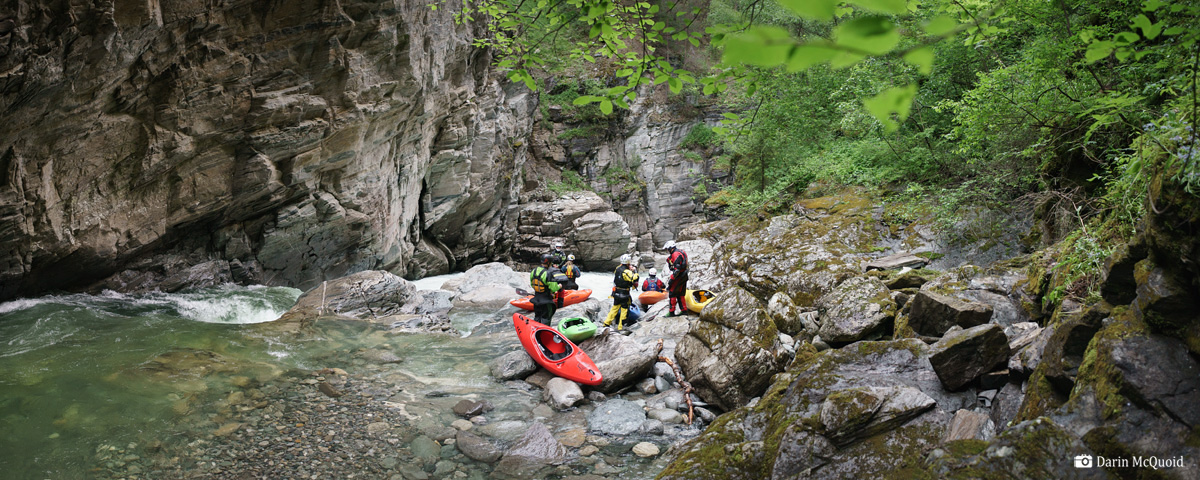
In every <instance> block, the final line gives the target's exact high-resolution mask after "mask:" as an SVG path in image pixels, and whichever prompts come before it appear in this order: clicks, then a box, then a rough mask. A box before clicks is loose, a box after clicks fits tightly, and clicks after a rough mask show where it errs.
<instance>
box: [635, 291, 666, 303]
mask: <svg viewBox="0 0 1200 480" xmlns="http://www.w3.org/2000/svg"><path fill="white" fill-rule="evenodd" d="M666 299H667V292H642V294H641V295H638V303H641V304H642V305H654V304H656V303H658V302H661V301H663V300H666Z"/></svg>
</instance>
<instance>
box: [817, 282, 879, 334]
mask: <svg viewBox="0 0 1200 480" xmlns="http://www.w3.org/2000/svg"><path fill="white" fill-rule="evenodd" d="M816 307H817V311H818V312H819V317H820V323H821V328H820V329H819V331H818V333H819V334H820V335H821V340H824V341H825V342H827V343H829V344H831V345H834V344H846V343H852V342H856V341H859V340H864V339H868V338H871V337H872V336H873V335H875V336H878V335H880V334H883V333H887V332H890V328H888V327H890V325H891V321H892V320H893V318H894V317H895V315H896V302H895V301H893V300H892V298H891V295H890V294H889V291H888V288H887V287H886V286H885V285H884V284H883V282H882V281H880V280H879V279H878V278H874V277H851V278H850V279H848V280H846V281H844V282H842V283H841V284H840V285H838V286H837V288H835V289H834V290H833V291H832V292H829V294H827V295H825V296H823V297H821V298H820V299H819V300H817V303H816Z"/></svg>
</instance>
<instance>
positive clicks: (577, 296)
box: [508, 288, 592, 311]
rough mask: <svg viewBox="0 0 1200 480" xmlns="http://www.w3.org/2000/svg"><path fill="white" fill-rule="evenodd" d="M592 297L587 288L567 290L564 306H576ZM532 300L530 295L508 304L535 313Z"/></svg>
mask: <svg viewBox="0 0 1200 480" xmlns="http://www.w3.org/2000/svg"><path fill="white" fill-rule="evenodd" d="M590 296H592V291H591V290H588V289H586V288H585V289H583V290H567V291H566V292H565V295H564V297H563V306H564V307H565V306H567V305H574V304H576V303H579V302H582V301H584V300H587V299H588V297H590ZM532 300H533V295H529V296H526V297H521V298H518V299H516V300H513V301H511V302H508V303H509V304H511V305H512V306H514V307H517V308H523V309H525V310H529V311H533V302H532Z"/></svg>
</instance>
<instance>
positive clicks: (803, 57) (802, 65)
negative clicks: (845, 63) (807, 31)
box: [787, 44, 839, 72]
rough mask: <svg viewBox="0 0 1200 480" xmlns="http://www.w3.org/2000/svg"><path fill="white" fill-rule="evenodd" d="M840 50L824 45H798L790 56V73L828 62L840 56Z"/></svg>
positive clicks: (788, 63) (788, 64)
mask: <svg viewBox="0 0 1200 480" xmlns="http://www.w3.org/2000/svg"><path fill="white" fill-rule="evenodd" d="M838 53H839V52H838V50H837V49H834V48H830V47H826V46H822V45H811V44H810V45H798V46H797V47H796V48H793V49H792V52H791V55H789V56H788V62H787V68H788V71H789V72H798V71H801V70H806V69H808V67H811V66H813V65H817V64H820V63H824V62H828V61H830V60H832V59H833V58H834V57H836V56H837V55H838Z"/></svg>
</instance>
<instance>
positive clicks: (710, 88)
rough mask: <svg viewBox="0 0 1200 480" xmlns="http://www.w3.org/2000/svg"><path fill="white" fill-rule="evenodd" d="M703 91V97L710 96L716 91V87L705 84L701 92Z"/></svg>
mask: <svg viewBox="0 0 1200 480" xmlns="http://www.w3.org/2000/svg"><path fill="white" fill-rule="evenodd" d="M703 91H704V94H705V95H712V94H713V92H716V91H717V87H716V85H715V84H712V83H705V84H704V90H703Z"/></svg>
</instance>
